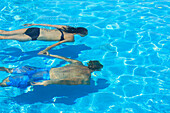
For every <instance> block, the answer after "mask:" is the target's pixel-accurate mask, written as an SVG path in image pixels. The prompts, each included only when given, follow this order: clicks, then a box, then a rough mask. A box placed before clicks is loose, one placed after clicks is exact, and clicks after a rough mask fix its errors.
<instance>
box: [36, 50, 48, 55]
mask: <svg viewBox="0 0 170 113" xmlns="http://www.w3.org/2000/svg"><path fill="white" fill-rule="evenodd" d="M38 55H47V56H48V55H49V52H48V51H46V50H43V51H40V52H39V53H38Z"/></svg>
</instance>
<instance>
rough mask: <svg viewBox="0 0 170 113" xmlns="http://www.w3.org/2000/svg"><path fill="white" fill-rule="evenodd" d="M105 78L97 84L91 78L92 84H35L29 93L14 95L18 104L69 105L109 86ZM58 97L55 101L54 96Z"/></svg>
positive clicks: (14, 99) (13, 98)
mask: <svg viewBox="0 0 170 113" xmlns="http://www.w3.org/2000/svg"><path fill="white" fill-rule="evenodd" d="M106 82H107V81H106V80H104V79H98V81H97V85H95V82H94V81H93V80H91V84H90V85H49V86H34V90H33V91H31V92H28V93H24V94H21V95H19V96H16V97H12V100H13V101H15V102H16V103H18V104H34V103H37V102H41V103H64V104H67V105H71V104H75V100H76V99H77V98H80V97H83V96H87V95H88V94H89V93H95V92H98V91H99V89H104V88H106V87H108V86H109V84H108V83H106ZM54 97H56V100H55V102H54V101H53V98H54Z"/></svg>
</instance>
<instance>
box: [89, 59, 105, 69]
mask: <svg viewBox="0 0 170 113" xmlns="http://www.w3.org/2000/svg"><path fill="white" fill-rule="evenodd" d="M88 68H89V69H91V70H94V71H99V70H100V69H102V68H103V65H102V64H101V63H100V62H99V61H97V60H94V61H89V63H88Z"/></svg>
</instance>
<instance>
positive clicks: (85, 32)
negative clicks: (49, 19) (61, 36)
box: [64, 26, 88, 35]
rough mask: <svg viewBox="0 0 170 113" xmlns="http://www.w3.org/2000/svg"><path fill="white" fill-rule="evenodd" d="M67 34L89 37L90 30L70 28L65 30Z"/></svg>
mask: <svg viewBox="0 0 170 113" xmlns="http://www.w3.org/2000/svg"><path fill="white" fill-rule="evenodd" d="M64 31H65V32H67V33H80V34H83V35H87V34H88V30H87V29H86V28H84V27H77V28H76V27H70V26H68V27H67V28H66V29H65V30H64Z"/></svg>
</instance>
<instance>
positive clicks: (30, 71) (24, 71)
mask: <svg viewBox="0 0 170 113" xmlns="http://www.w3.org/2000/svg"><path fill="white" fill-rule="evenodd" d="M50 56H52V57H56V58H60V59H63V60H66V61H68V62H70V64H69V65H67V66H64V67H59V68H51V69H41V68H35V67H30V66H22V67H18V68H15V69H9V68H4V67H1V68H0V71H6V72H8V73H12V74H14V75H15V74H17V75H16V76H10V77H7V78H6V79H4V80H3V81H2V82H1V83H0V86H3V87H7V86H14V87H27V86H29V85H44V86H47V85H50V84H62V85H79V84H83V85H88V84H90V78H91V73H92V72H93V71H97V70H98V69H99V70H100V69H101V68H102V67H103V66H102V65H101V64H100V63H98V64H97V65H98V67H97V68H95V69H93V68H90V67H88V66H84V65H83V64H82V63H81V62H80V61H78V60H73V59H69V58H65V57H62V56H58V55H50ZM95 62H96V61H95ZM18 74H20V75H18Z"/></svg>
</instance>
